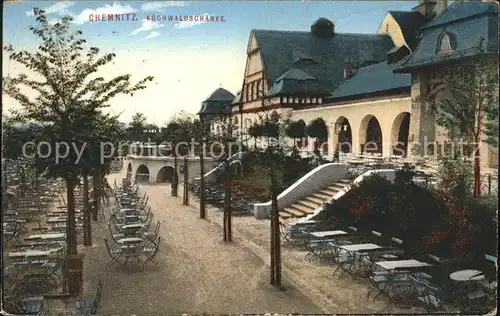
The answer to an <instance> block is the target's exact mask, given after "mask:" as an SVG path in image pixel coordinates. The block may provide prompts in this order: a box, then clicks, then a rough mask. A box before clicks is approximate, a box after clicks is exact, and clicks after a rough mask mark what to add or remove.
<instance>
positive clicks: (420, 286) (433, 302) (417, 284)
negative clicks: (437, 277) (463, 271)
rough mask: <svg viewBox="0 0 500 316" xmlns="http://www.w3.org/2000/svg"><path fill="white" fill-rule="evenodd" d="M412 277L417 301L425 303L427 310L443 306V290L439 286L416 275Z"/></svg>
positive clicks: (430, 310) (431, 310)
mask: <svg viewBox="0 0 500 316" xmlns="http://www.w3.org/2000/svg"><path fill="white" fill-rule="evenodd" d="M410 279H411V282H412V287H413V295H415V296H414V297H413V299H414V301H415V302H416V303H418V304H419V305H423V307H424V308H425V309H426V310H427V312H433V311H436V310H438V309H439V308H440V307H441V306H442V303H443V298H442V294H441V293H442V291H441V290H440V289H439V288H438V287H436V286H434V285H432V284H430V283H429V282H427V281H423V280H420V279H417V278H414V277H411V278H410Z"/></svg>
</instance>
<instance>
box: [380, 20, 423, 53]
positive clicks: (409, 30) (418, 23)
mask: <svg viewBox="0 0 500 316" xmlns="http://www.w3.org/2000/svg"><path fill="white" fill-rule="evenodd" d="M389 14H390V15H392V17H393V18H394V20H396V22H397V23H398V25H399V26H400V27H401V31H402V32H403V37H404V39H405V42H406V44H408V46H409V48H410V49H411V50H413V49H415V46H417V32H418V29H420V28H421V27H422V26H423V25H424V24H425V23H426V22H427V20H426V19H425V17H424V16H423V15H422V14H421V13H420V12H415V11H389Z"/></svg>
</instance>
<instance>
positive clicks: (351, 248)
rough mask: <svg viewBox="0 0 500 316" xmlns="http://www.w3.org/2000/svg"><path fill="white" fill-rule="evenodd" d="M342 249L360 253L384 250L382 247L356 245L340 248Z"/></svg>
mask: <svg viewBox="0 0 500 316" xmlns="http://www.w3.org/2000/svg"><path fill="white" fill-rule="evenodd" d="M339 248H340V249H343V250H345V251H348V252H360V251H370V250H377V249H382V247H381V246H379V245H376V244H355V245H344V246H340V247H339Z"/></svg>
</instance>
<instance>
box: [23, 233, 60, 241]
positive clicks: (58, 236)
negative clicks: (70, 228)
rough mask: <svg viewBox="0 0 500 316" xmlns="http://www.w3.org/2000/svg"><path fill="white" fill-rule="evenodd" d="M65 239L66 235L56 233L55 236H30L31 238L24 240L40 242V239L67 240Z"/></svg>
mask: <svg viewBox="0 0 500 316" xmlns="http://www.w3.org/2000/svg"><path fill="white" fill-rule="evenodd" d="M65 238H66V234H63V233H54V234H40V235H30V236H28V237H26V238H24V240H38V239H42V240H57V239H65Z"/></svg>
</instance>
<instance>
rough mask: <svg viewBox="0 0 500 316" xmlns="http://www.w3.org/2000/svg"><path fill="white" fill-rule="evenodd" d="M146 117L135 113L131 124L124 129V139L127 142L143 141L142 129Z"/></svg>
mask: <svg viewBox="0 0 500 316" xmlns="http://www.w3.org/2000/svg"><path fill="white" fill-rule="evenodd" d="M146 120H147V118H146V116H145V115H144V114H143V113H140V112H139V113H135V114H134V116H132V122H130V123H129V125H128V127H127V128H126V135H127V136H126V137H127V140H129V141H144V140H145V139H144V129H145V126H146Z"/></svg>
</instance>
